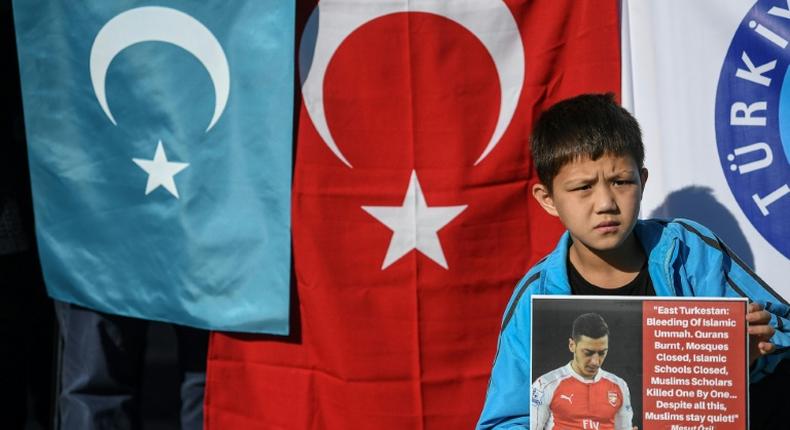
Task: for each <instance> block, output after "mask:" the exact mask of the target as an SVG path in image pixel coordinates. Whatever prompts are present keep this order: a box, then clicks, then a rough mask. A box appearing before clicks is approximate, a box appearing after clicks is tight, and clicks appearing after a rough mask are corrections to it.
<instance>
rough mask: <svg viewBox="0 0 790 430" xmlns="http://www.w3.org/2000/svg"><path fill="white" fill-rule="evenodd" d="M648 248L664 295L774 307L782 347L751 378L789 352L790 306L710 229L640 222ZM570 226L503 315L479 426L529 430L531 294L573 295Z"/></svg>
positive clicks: (641, 236) (757, 364) (659, 291)
mask: <svg viewBox="0 0 790 430" xmlns="http://www.w3.org/2000/svg"><path fill="white" fill-rule="evenodd" d="M634 233H635V234H636V236H637V238H638V239H639V241H640V242H641V243H642V246H643V247H644V249H645V253H646V254H647V259H648V260H647V261H648V271H649V272H650V278H651V280H652V281H653V287H654V288H655V291H656V295H658V296H686V297H749V298H750V299H751V300H753V301H755V302H758V303H762V304H763V305H764V306H765V307H766V309H767V310H768V311H770V312H771V314H772V315H771V325H772V326H773V327H774V328H775V329H776V334H775V335H774V337H773V338H771V341H772V342H773V343H774V344H775V345H776V352H775V353H774V354H771V355H770V356H768V357H761V358H760V359H759V360H757V362H755V365H754V367H753V368H752V371H751V375H750V377H751V378H750V379H751V381H752V382H755V381H758V380H759V379H761V378H762V377H763V376H765V375H766V374H768V373H771V372H772V371H773V370H774V369H775V368H776V365H777V364H778V363H779V361H781V360H782V359H784V358H785V357H790V320H788V318H789V317H790V306H788V305H787V303H786V302H785V301H784V300H783V299H782V298H781V297H780V296H779V295H778V294H776V293H775V292H774V291H773V290H771V288H770V287H769V286H768V285H766V284H765V282H763V281H762V280H761V279H760V278H759V277H757V275H755V274H754V272H752V270H751V269H750V268H749V267H748V266H746V265H745V264H744V263H743V262H742V261H741V260H740V259H739V258H738V257H737V256H736V255H735V254H733V253H732V251H730V250H729V249H728V248H727V247H726V246H725V245H724V243H722V242H721V241H720V240H719V239H718V238H717V237H716V236H715V235H714V234H713V233H712V232H711V231H710V230H708V229H707V228H705V227H703V226H702V225H700V224H697V223H695V222H693V221H689V220H684V219H677V220H675V221H662V220H646V221H638V222H637V224H636V226H635V227H634ZM570 244H571V242H570V236H569V234H568V233H567V232H566V233H565V234H564V235H563V236H562V238H561V239H560V241H559V244H557V247H556V248H555V249H554V251H552V252H551V254H549V255H548V256H547V257H546V258H544V259H542V260H541V261H539V262H538V263H537V264H536V265H535V266H534V267H533V268H532V269H530V271H529V272H527V274H526V275H525V276H524V278H523V279H522V280H521V281H520V282H519V283H518V285H517V286H516V289H515V291H514V292H513V296H512V297H511V299H510V302H509V303H508V306H507V309H506V311H505V315H504V317H503V320H502V330H501V332H500V335H499V345H498V348H497V354H496V358H495V359H494V368H493V370H492V372H491V380H490V382H489V386H488V393H487V395H486V401H485V406H484V407H483V412H482V415H481V416H480V420H479V422H478V424H477V428H478V429H529V393H530V380H529V375H530V369H529V366H530V359H529V357H530V301H531V300H530V296H532V295H533V294H571V289H570V285H569V283H568V272H567V266H566V261H567V256H568V248H569V246H570Z"/></svg>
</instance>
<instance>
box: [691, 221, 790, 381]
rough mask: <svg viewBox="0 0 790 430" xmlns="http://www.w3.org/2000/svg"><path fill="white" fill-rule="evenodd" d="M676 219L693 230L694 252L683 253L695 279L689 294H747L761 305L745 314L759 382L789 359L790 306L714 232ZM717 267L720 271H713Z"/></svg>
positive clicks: (753, 374) (753, 370)
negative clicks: (712, 268) (781, 362)
mask: <svg viewBox="0 0 790 430" xmlns="http://www.w3.org/2000/svg"><path fill="white" fill-rule="evenodd" d="M677 221H678V223H680V224H681V225H682V226H683V228H684V229H685V230H687V231H688V232H689V233H690V234H689V235H688V240H689V241H694V243H693V245H694V246H692V247H691V249H692V251H689V254H688V255H685V256H684V258H685V260H686V261H685V264H686V266H687V267H688V270H689V273H688V274H689V276H693V277H694V279H693V281H695V282H694V283H695V285H693V286H690V288H691V290H690V291H689V292H688V294H689V295H694V296H724V297H748V298H749V299H750V300H751V301H753V302H756V303H758V304H759V305H760V306H761V307H762V309H760V308H757V307H754V306H752V307H750V309H749V312H748V314H747V317H746V320H747V322H748V323H749V334H750V336H749V341H750V342H749V343H750V345H751V349H750V353H751V358H752V360H751V361H752V363H751V373H750V378H749V379H750V382H752V383H754V382H757V381H759V380H760V379H762V378H763V377H765V376H766V375H767V374H770V373H773V371H774V369H775V368H776V366H777V365H778V364H779V362H780V361H782V360H784V359H789V358H790V319H788V318H790V307H788V305H787V302H786V301H785V300H784V299H783V298H782V297H781V296H779V295H778V294H776V292H774V291H773V289H771V287H770V286H768V284H766V283H765V281H763V280H762V279H761V278H760V277H759V276H757V274H755V273H754V271H753V270H752V269H751V268H750V267H749V266H748V265H746V263H744V262H743V260H741V259H740V258H739V257H738V256H737V255H736V254H735V253H734V252H732V250H730V249H729V248H728V247H727V246H726V245H725V244H724V242H722V241H721V240H720V239H719V238H718V237H717V236H716V235H715V234H713V232H711V231H710V230H709V229H707V228H706V227H704V226H702V225H700V224H698V223H696V222H694V221H690V220H685V219H678V220H677ZM695 249H696V251H694V250H695ZM716 266H719V267H721V272H719V273H716V272H717V271H715V270H710V268H711V267H716ZM717 286H718V287H717ZM763 309H764V310H765V311H767V313H766V312H763Z"/></svg>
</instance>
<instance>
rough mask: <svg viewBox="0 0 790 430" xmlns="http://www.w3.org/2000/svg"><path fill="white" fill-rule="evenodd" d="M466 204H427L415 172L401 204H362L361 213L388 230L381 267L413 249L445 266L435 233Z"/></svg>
mask: <svg viewBox="0 0 790 430" xmlns="http://www.w3.org/2000/svg"><path fill="white" fill-rule="evenodd" d="M466 207H467V205H458V206H432V207H431V206H428V204H427V203H426V201H425V195H424V194H423V192H422V188H421V187H420V181H419V180H418V179H417V172H416V171H412V173H411V179H410V180H409V186H408V188H407V189H406V196H405V197H404V198H403V204H402V205H401V206H362V209H363V210H364V211H365V212H367V213H369V214H370V215H372V216H373V217H374V218H376V219H377V220H379V222H381V223H382V224H384V225H385V226H387V228H389V229H390V230H392V239H390V244H389V248H388V249H387V255H386V256H385V257H384V263H383V264H382V266H381V270H384V269H386V268H387V267H389V266H390V265H391V264H392V263H394V262H396V261H398V260H399V259H400V258H401V257H403V256H404V255H406V254H407V253H409V251H411V250H413V249H416V250H418V251H420V252H421V253H422V254H423V255H425V256H426V257H428V258H430V259H431V260H433V261H434V262H436V264H438V265H440V266H442V267H443V268H445V269H448V265H447V259H446V258H445V257H444V251H442V244H441V242H440V241H439V235H438V232H439V230H441V229H442V227H444V226H445V225H447V224H448V223H449V222H450V221H452V220H453V219H454V218H455V217H457V216H458V215H459V214H460V213H461V212H463V211H464V209H466Z"/></svg>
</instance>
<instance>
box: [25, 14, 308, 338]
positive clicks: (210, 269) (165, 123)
mask: <svg viewBox="0 0 790 430" xmlns="http://www.w3.org/2000/svg"><path fill="white" fill-rule="evenodd" d="M13 6H14V15H15V24H16V31H17V43H18V47H19V57H20V70H21V76H22V92H23V98H24V108H25V123H26V127H27V137H28V145H29V155H30V170H31V178H32V184H33V193H34V207H35V214H36V223H37V233H38V243H39V252H40V254H41V263H42V266H43V269H44V275H45V279H46V282H47V287H48V289H49V294H50V295H51V296H52V297H53V298H55V299H58V300H62V301H65V302H70V303H76V304H79V305H83V306H86V307H89V308H92V309H96V310H100V311H104V312H109V313H113V314H119V315H127V316H133V317H141V318H145V319H152V320H161V321H170V322H175V323H179V324H184V325H189V326H194V327H200V328H206V329H214V330H231V331H244V332H265V333H273V334H286V333H287V332H288V309H289V283H290V258H291V257H290V256H291V249H290V189H291V166H292V155H291V153H292V116H293V96H294V95H293V76H294V71H293V68H294V65H293V63H294V60H293V59H294V53H293V45H294V9H295V4H294V2H293V0H290V1H285V0H278V1H259V0H247V1H244V0H237V1H233V2H227V1H223V0H217V1H199V2H196V1H159V2H157V4H156V6H152V5H151V2H150V1H137V2H134V1H85V2H83V1H67V0H16V1H14V5H13Z"/></svg>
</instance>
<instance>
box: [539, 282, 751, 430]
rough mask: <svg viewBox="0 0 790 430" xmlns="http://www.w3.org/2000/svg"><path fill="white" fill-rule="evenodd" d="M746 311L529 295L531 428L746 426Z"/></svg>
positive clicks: (705, 304)
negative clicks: (530, 310) (530, 303)
mask: <svg viewBox="0 0 790 430" xmlns="http://www.w3.org/2000/svg"><path fill="white" fill-rule="evenodd" d="M746 305H747V300H746V299H745V298H691V297H680V298H671V297H620V296H617V297H603V296H540V295H536V296H532V312H531V315H532V325H531V330H532V333H531V346H532V354H531V363H530V366H531V367H530V368H531V372H532V373H531V380H532V386H531V392H530V396H531V399H530V401H531V414H530V416H531V418H530V422H531V427H530V428H531V429H532V430H542V429H544V428H563V429H564V428H572V429H591V430H604V429H616V430H620V429H627V430H631V429H632V428H633V427H636V428H638V429H640V430H641V429H644V430H692V429H694V430H714V429H715V430H736V429H747V428H748V422H749V420H748V384H749V380H748V365H747V363H748V356H747V354H748V348H747V345H748V344H747V342H748V338H747V332H746V326H747V324H746ZM574 329H575V330H576V333H575V335H574ZM552 426H553V427H552Z"/></svg>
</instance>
